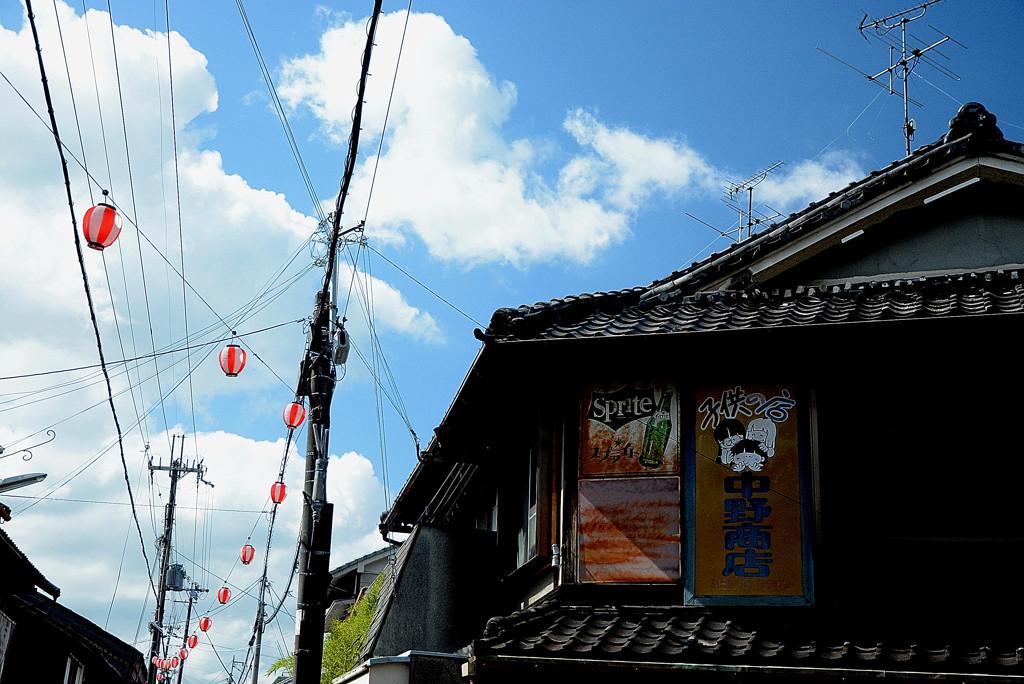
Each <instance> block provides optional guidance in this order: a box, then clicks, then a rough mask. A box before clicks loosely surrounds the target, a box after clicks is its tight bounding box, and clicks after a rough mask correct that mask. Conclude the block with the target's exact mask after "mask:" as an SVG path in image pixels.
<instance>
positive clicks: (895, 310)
mask: <svg viewBox="0 0 1024 684" xmlns="http://www.w3.org/2000/svg"><path fill="white" fill-rule="evenodd" d="M1021 312H1024V272H1020V271H1016V270H1012V271H1002V270H999V271H988V272H982V273H965V274H959V275H943V276H937V277H930V278H914V279H900V280H890V281H881V282H866V283H857V284H853V283H845V284H843V285H833V286H829V287H807V288H804V287H798V288H796V289H794V290H784V291H778V290H774V291H771V292H766V291H763V290H759V289H756V288H754V289H750V290H744V291H729V292H710V293H698V294H693V295H687V296H685V297H678V298H674V299H666V301H660V300H642V299H640V298H639V297H638V296H637V292H636V291H635V290H624V291H621V292H617V293H604V294H600V295H583V296H580V297H572V298H567V299H560V300H555V301H552V302H550V303H549V304H537V305H534V306H533V307H528V308H526V307H521V308H520V309H518V310H515V311H514V313H512V312H510V311H509V310H505V309H500V310H499V311H498V312H496V313H495V316H494V318H493V319H492V321H491V325H490V327H489V328H488V334H490V335H493V336H495V337H498V338H502V339H506V340H515V339H559V338H585V337H610V336H622V335H651V334H661V333H683V332H701V331H709V330H727V329H743V328H766V327H779V326H797V325H813V324H829V323H856V322H866V321H877V320H886V319H889V320H896V319H911V318H936V317H948V316H978V315H982V314H993V313H1021Z"/></svg>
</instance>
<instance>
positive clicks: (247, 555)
mask: <svg viewBox="0 0 1024 684" xmlns="http://www.w3.org/2000/svg"><path fill="white" fill-rule="evenodd" d="M108 194H109V193H108V191H107V190H104V191H103V198H104V200H105V199H106V198H107V195H108ZM121 228H122V221H121V215H120V214H119V213H118V212H117V209H116V208H115V207H114V206H113V205H111V204H107V203H106V202H105V201H104V202H100V203H99V204H97V205H96V206H94V207H92V208H90V209H89V210H87V211H86V212H85V216H84V217H83V219H82V233H83V235H84V236H85V240H86V244H87V245H88V246H89V247H91V248H92V249H95V250H97V251H100V252H102V251H103V250H104V249H105V248H107V247H109V246H110V245H112V244H114V241H116V240H117V238H118V236H119V235H120V234H121ZM235 336H236V333H235V331H234V330H232V331H231V339H232V341H231V343H230V344H228V345H227V346H226V347H224V348H223V349H222V350H221V352H220V355H219V357H218V360H219V361H220V367H221V370H223V371H224V374H225V375H226V376H227V377H229V378H233V377H237V376H238V374H239V373H241V372H242V370H243V369H244V368H245V360H246V353H245V350H244V349H243V348H242V347H241V345H239V344H237V343H236V342H235ZM283 418H284V424H285V426H287V427H288V429H289V430H295V429H297V428H298V427H299V426H301V425H302V423H303V421H304V420H305V419H306V407H305V406H303V405H302V404H300V403H298V402H292V403H290V404H288V405H287V406H286V407H285V409H284V413H283ZM286 495H287V487H285V484H284V482H283V481H281V480H278V481H277V482H275V483H274V484H273V485H271V487H270V499H271V501H273V502H274V504H275V505H276V504H280V503H281V502H282V501H284V499H285V496H286ZM255 557H256V549H255V548H253V546H252V545H250V544H248V543H247V544H245V545H244V546H243V547H242V550H241V553H240V554H239V558H240V560H241V561H242V565H249V564H250V563H252V561H253V559H254V558H255ZM230 600H231V589H229V588H228V587H227V586H223V587H221V588H220V590H218V591H217V601H219V602H220V603H221V604H222V605H226V604H227V603H228V602H229V601H230ZM212 626H213V620H211V619H210V618H209V617H206V616H204V617H201V618H199V629H200V630H201V631H203V632H207V631H209V629H210V628H211V627H212ZM186 643H187V647H184V646H183V647H182V648H181V649H180V650H179V651H178V655H176V656H173V657H171V658H159V657H158V656H155V655H154V656H153V658H152V662H153V664H154V665H156V667H157V669H158V671H157V673H156V679H157V681H161V680H162V679H163V677H164V673H167V672H168V671H169V670H173V669H175V668H177V667H178V666H179V665H181V664H182V663H183V662H184V660H185V659H186V658H188V655H189V649H190V648H195V647H196V646H198V645H199V637H198V636H197V635H195V634H191V635H189V637H188V639H187V640H186Z"/></svg>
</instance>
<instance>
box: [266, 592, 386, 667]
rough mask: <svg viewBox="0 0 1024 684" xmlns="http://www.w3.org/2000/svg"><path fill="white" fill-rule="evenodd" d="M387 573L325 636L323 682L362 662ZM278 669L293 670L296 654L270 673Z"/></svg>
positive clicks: (280, 661) (283, 659)
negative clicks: (378, 597) (378, 596)
mask: <svg viewBox="0 0 1024 684" xmlns="http://www.w3.org/2000/svg"><path fill="white" fill-rule="evenodd" d="M384 575H385V573H383V572H382V573H381V574H380V575H378V576H377V579H376V580H375V581H374V583H373V584H372V585H371V586H370V588H369V589H367V591H366V593H365V594H364V595H363V597H362V598H361V599H360V600H359V601H358V602H357V603H356V604H355V605H354V606H352V609H351V610H350V611H349V613H348V616H346V617H345V619H344V620H335V621H334V624H333V625H331V629H330V631H329V632H328V633H327V638H326V639H324V659H323V670H322V672H321V675H320V684H330V683H331V680H332V679H335V678H336V677H340V676H341V675H343V674H345V673H346V672H348V671H349V670H351V669H352V668H353V667H355V666H356V664H357V663H358V662H359V652H360V651H361V650H362V648H363V642H365V641H366V632H367V631H368V630H369V629H370V622H371V621H372V620H373V614H374V612H375V611H376V610H377V595H378V594H379V593H380V585H381V584H383V582H384ZM278 670H282V671H283V673H287V674H289V675H290V674H293V673H294V671H295V656H294V655H290V656H287V657H285V658H281V659H280V660H278V661H277V662H275V663H274V664H273V665H271V666H270V669H269V670H267V674H268V675H269V674H273V673H274V672H277V671H278Z"/></svg>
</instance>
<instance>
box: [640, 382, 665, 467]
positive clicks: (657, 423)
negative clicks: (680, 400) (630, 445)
mask: <svg viewBox="0 0 1024 684" xmlns="http://www.w3.org/2000/svg"><path fill="white" fill-rule="evenodd" d="M671 432H672V390H668V389H667V390H665V391H664V392H663V393H662V395H661V403H660V404H659V405H658V409H657V410H656V411H655V412H654V415H652V416H651V418H650V420H648V421H647V427H646V428H645V429H644V444H643V446H642V447H641V448H640V459H639V460H640V465H642V466H643V467H644V468H651V469H653V468H660V467H661V466H662V465H664V463H665V447H666V446H667V445H668V436H669V434H670V433H671Z"/></svg>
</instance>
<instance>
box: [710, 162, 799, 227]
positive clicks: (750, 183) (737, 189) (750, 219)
mask: <svg viewBox="0 0 1024 684" xmlns="http://www.w3.org/2000/svg"><path fill="white" fill-rule="evenodd" d="M785 163H786V162H783V161H778V162H775V163H774V164H772V165H771V166H769V167H768V168H767V169H765V170H764V171H762V172H761V173H759V174H756V175H754V176H751V177H750V178H748V179H747V180H745V181H742V182H740V183H726V185H725V194H726V195H728V196H729V200H728V201H725V200H723V201H725V203H726V204H727V205H728V206H729V207H730V208H732V209H733V211H738V212H739V214H740V223H739V227H738V228H737V229H736V230H737V232H738V236H739V238H740V239H742V238H743V230H744V229H746V231H747V237H750V234H751V233H753V232H754V226H756V225H757V224H759V223H761V222H762V221H768V220H771V219H773V218H776V217H778V216H781V215H782V214H780V213H779V212H777V211H775V210H774V209H772V211H774V212H775V213H774V214H773V215H772V216H767V215H765V214H764V213H762V212H758V213H759V216H758V217H757V218H755V217H754V187H755V186H757V185H758V184H759V183H760V182H761V181H763V180H764V179H765V178H767V177H768V174H769V173H771V172H772V171H774V170H775V169H777V168H779V167H780V166H782V165H783V164H785ZM741 192H745V193H747V211H746V217H747V219H746V220H747V222H746V224H745V225H744V223H743V216H744V212H743V205H741V204H739V203H738V202H733V199H734V198H735V197H736V195H738V194H740V193H741ZM765 206H768V205H765ZM768 208H769V209H771V207H768Z"/></svg>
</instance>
